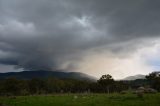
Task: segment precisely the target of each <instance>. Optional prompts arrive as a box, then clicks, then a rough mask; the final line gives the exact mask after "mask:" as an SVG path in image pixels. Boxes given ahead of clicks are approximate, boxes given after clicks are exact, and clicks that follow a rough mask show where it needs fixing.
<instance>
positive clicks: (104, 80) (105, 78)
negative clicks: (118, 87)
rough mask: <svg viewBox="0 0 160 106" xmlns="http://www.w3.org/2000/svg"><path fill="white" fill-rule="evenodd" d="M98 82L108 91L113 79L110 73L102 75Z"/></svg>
mask: <svg viewBox="0 0 160 106" xmlns="http://www.w3.org/2000/svg"><path fill="white" fill-rule="evenodd" d="M98 83H99V84H100V85H101V86H102V87H103V88H104V91H105V92H106V90H107V92H108V93H110V87H111V86H112V85H113V84H114V79H113V78H112V76H111V75H109V74H107V75H102V77H101V78H100V79H99V80H98Z"/></svg>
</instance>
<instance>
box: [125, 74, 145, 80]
mask: <svg viewBox="0 0 160 106" xmlns="http://www.w3.org/2000/svg"><path fill="white" fill-rule="evenodd" d="M136 79H145V75H141V74H138V75H134V76H128V77H126V78H124V79H123V80H136Z"/></svg>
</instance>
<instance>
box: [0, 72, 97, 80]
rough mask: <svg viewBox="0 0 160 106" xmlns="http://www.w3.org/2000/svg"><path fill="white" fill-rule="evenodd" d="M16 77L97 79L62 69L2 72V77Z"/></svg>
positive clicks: (0, 74)
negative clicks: (62, 70)
mask: <svg viewBox="0 0 160 106" xmlns="http://www.w3.org/2000/svg"><path fill="white" fill-rule="evenodd" d="M10 77H14V78H17V79H33V78H40V79H44V78H48V77H54V78H59V79H64V78H70V79H78V80H88V81H96V78H94V77H92V76H89V75H87V74H84V73H80V72H61V71H41V70H40V71H22V72H8V73H0V79H6V78H10Z"/></svg>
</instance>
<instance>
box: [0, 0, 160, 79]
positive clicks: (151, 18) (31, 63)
mask: <svg viewBox="0 0 160 106" xmlns="http://www.w3.org/2000/svg"><path fill="white" fill-rule="evenodd" d="M159 3H160V1H159V0H154V1H151V0H134V1H130V0H121V1H119V0H101V1H98V0H87V1H86V0H85V1H82V0H34V1H33V0H12V1H10V0H0V14H1V15H0V64H2V65H13V66H15V67H17V68H23V69H25V70H40V69H42V70H59V69H64V70H72V71H84V72H86V73H89V74H92V73H93V72H94V71H91V70H88V71H87V70H86V69H87V68H86V65H87V64H91V66H92V62H86V61H89V60H92V59H94V61H96V60H97V61H98V59H99V58H105V59H106V60H107V61H109V62H110V63H117V61H116V62H115V61H112V59H113V60H114V59H115V58H119V59H120V60H123V59H131V60H133V58H132V57H133V55H135V54H136V53H137V51H139V49H141V48H146V47H148V46H154V45H155V42H156V43H157V41H155V39H158V38H159V34H160V30H159V28H160V14H159V11H160V7H159V5H158V4H159ZM101 54H103V55H101ZM113 55H114V56H113ZM138 56H139V55H138ZM138 56H137V57H138ZM91 58H92V59H91ZM111 58H112V59H111ZM137 61H138V60H137ZM83 63H86V64H85V65H82V64H83ZM97 64H98V63H97ZM99 64H101V63H99ZM103 64H105V63H103ZM133 64H134V63H133ZM140 64H141V63H140ZM104 66H107V64H105V65H104ZM115 66H116V67H118V65H115ZM115 66H113V67H115ZM84 68H85V69H84ZM106 68H108V67H106ZM119 69H120V68H119ZM124 69H125V68H124ZM142 69H143V68H142ZM96 70H97V71H98V70H99V69H96ZM106 70H109V69H106ZM117 70H118V69H117ZM126 70H129V69H127V68H126ZM111 71H113V70H111ZM105 72H110V71H105ZM116 72H117V71H116ZM121 72H122V71H119V73H121ZM125 72H126V73H127V71H124V73H125ZM102 73H103V72H102ZM95 76H96V75H95Z"/></svg>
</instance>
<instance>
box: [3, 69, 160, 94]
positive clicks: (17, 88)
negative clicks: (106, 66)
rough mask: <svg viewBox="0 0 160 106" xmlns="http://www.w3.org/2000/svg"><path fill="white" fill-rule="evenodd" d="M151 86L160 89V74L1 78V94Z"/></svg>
mask: <svg viewBox="0 0 160 106" xmlns="http://www.w3.org/2000/svg"><path fill="white" fill-rule="evenodd" d="M138 86H151V87H153V88H155V89H157V90H158V91H160V74H159V73H157V72H156V73H151V74H149V75H148V76H146V79H145V80H135V81H116V80H114V79H113V78H112V76H111V75H108V74H107V75H102V77H101V78H100V79H99V80H97V81H96V82H91V81H83V80H76V79H58V78H47V79H31V80H20V79H16V78H8V79H3V80H0V95H1V96H4V95H5V96H10V95H35V94H53V93H112V92H121V91H124V90H128V89H129V88H132V89H135V88H136V87H138Z"/></svg>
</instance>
